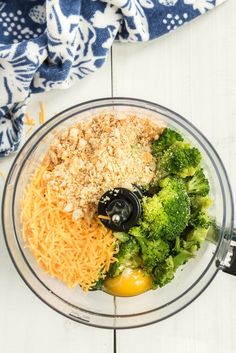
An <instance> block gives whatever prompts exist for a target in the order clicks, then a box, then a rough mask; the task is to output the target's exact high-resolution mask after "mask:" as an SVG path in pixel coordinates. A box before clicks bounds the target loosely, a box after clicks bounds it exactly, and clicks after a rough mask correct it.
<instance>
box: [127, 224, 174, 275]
mask: <svg viewBox="0 0 236 353" xmlns="http://www.w3.org/2000/svg"><path fill="white" fill-rule="evenodd" d="M130 234H131V235H133V236H134V237H135V238H136V240H137V241H138V243H139V245H140V248H141V257H142V260H143V266H144V268H145V270H146V271H147V272H151V271H152V269H153V268H154V267H155V266H156V264H157V263H159V262H162V261H164V260H165V258H166V257H167V256H168V255H169V250H170V249H169V245H168V243H167V242H165V241H164V240H162V239H150V238H148V237H147V236H146V234H145V233H143V232H142V230H141V227H133V228H131V230H130Z"/></svg>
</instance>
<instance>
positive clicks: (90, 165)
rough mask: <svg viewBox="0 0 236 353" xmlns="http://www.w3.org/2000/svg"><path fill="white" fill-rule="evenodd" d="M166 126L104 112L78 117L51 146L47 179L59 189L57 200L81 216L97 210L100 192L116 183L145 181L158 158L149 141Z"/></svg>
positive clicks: (151, 173) (77, 216)
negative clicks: (75, 122)
mask: <svg viewBox="0 0 236 353" xmlns="http://www.w3.org/2000/svg"><path fill="white" fill-rule="evenodd" d="M161 131H162V129H161V128H160V127H158V126H157V125H156V124H154V123H152V122H151V121H150V120H148V119H141V118H138V117H136V116H127V117H126V118H124V119H118V118H117V117H116V116H114V115H110V114H109V115H108V114H105V115H102V116H101V115H100V116H97V117H95V118H93V119H92V120H89V121H86V122H80V123H78V124H77V125H76V126H73V127H71V128H69V129H68V130H67V131H65V132H64V133H63V134H61V135H60V136H59V137H58V138H57V139H56V140H55V141H54V142H53V144H52V145H51V147H50V150H49V152H48V155H47V156H46V159H45V161H44V163H46V164H48V168H47V169H48V170H47V171H46V172H45V173H44V176H43V177H44V180H46V181H47V183H49V184H50V185H51V186H52V189H53V190H55V192H58V193H59V199H60V202H59V205H60V207H61V208H62V209H63V210H64V211H65V212H72V214H73V218H74V219H78V218H81V217H83V216H84V215H85V214H86V215H87V214H91V215H92V214H93V213H94V212H95V211H96V207H97V204H98V201H99V199H100V197H101V196H102V195H103V193H104V192H106V191H107V190H109V189H112V188H115V187H124V188H127V189H131V190H132V188H133V186H132V185H133V184H137V185H140V186H142V185H147V184H149V183H150V181H151V180H152V179H153V178H154V176H155V172H156V163H155V160H154V158H153V156H152V154H151V147H150V146H151V141H153V140H154V139H156V138H157V137H158V135H159V134H160V133H161Z"/></svg>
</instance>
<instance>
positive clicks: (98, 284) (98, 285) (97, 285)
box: [89, 277, 104, 291]
mask: <svg viewBox="0 0 236 353" xmlns="http://www.w3.org/2000/svg"><path fill="white" fill-rule="evenodd" d="M103 282H104V278H102V277H100V278H99V280H98V281H97V282H96V283H95V284H94V285H93V286H92V288H90V289H89V290H90V291H94V290H101V289H102V286H103Z"/></svg>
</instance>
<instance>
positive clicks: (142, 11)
mask: <svg viewBox="0 0 236 353" xmlns="http://www.w3.org/2000/svg"><path fill="white" fill-rule="evenodd" d="M224 1H225V0H46V1H45V0H5V1H0V156H6V155H8V154H9V153H10V152H11V151H15V150H17V148H18V146H19V143H20V138H21V132H22V126H23V115H24V107H25V104H26V101H27V98H28V97H29V95H30V94H31V93H37V92H42V91H47V90H49V89H52V88H67V87H69V86H71V85H72V84H73V83H74V82H76V81H77V80H78V79H82V78H83V77H85V76H86V75H88V74H90V73H91V72H94V71H95V70H97V69H98V68H99V67H100V66H102V64H103V63H104V61H105V59H106V56H107V53H108V50H109V49H110V47H111V45H112V43H113V41H114V39H116V40H119V41H122V42H137V41H147V40H151V39H154V38H157V37H159V36H161V35H163V34H166V33H167V32H170V31H171V30H174V29H176V28H178V27H179V26H182V25H183V24H184V23H185V22H189V21H190V20H192V19H194V18H195V17H197V16H199V15H201V14H203V13H205V12H207V11H208V10H210V9H212V8H213V7H215V6H217V5H219V4H221V3H223V2H224Z"/></svg>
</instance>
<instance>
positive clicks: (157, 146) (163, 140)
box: [152, 128, 184, 158]
mask: <svg viewBox="0 0 236 353" xmlns="http://www.w3.org/2000/svg"><path fill="white" fill-rule="evenodd" d="M183 140H184V139H183V137H182V136H181V135H180V134H179V133H178V132H176V131H174V130H172V129H169V128H165V130H164V131H163V132H162V134H161V136H160V137H159V138H158V139H157V140H156V141H154V142H153V144H152V153H153V155H154V156H155V157H156V158H158V157H160V156H161V155H162V154H163V152H164V151H166V150H167V149H168V148H169V147H170V146H171V145H173V144H174V143H175V142H177V141H183Z"/></svg>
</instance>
